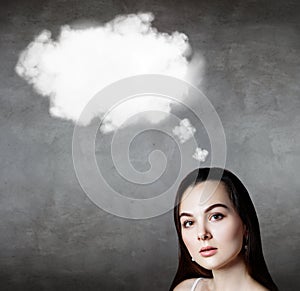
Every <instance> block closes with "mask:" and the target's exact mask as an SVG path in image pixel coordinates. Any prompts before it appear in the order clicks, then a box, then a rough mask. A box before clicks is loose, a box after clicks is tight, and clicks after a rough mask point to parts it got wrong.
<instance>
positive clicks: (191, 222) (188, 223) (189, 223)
mask: <svg viewBox="0 0 300 291" xmlns="http://www.w3.org/2000/svg"><path fill="white" fill-rule="evenodd" d="M192 225H193V221H191V220H185V221H184V222H183V223H182V226H183V227H184V228H189V227H191V226H192Z"/></svg>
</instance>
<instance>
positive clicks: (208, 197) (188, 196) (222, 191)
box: [179, 181, 233, 212]
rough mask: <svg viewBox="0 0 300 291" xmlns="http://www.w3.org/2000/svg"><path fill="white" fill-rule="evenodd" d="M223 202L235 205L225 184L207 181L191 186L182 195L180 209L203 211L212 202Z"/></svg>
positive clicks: (181, 210) (182, 210)
mask: <svg viewBox="0 0 300 291" xmlns="http://www.w3.org/2000/svg"><path fill="white" fill-rule="evenodd" d="M215 203H222V204H225V205H227V206H228V207H233V204H232V202H231V200H230V198H229V195H228V192H227V190H226V187H225V185H224V184H223V183H222V182H221V183H219V182H217V181H206V182H203V183H199V184H197V185H196V186H194V187H191V186H190V187H189V188H188V189H187V190H186V191H185V192H184V194H183V195H182V198H181V202H180V206H179V211H180V212H185V211H187V212H193V211H197V210H199V209H200V211H201V210H202V209H203V211H204V210H205V209H206V208H207V207H209V206H210V205H212V204H215Z"/></svg>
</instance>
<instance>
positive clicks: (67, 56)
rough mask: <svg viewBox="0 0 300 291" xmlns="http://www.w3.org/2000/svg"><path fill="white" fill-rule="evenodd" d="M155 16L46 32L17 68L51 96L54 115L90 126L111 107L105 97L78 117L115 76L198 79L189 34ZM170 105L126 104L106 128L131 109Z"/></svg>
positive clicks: (133, 16) (199, 63)
mask: <svg viewBox="0 0 300 291" xmlns="http://www.w3.org/2000/svg"><path fill="white" fill-rule="evenodd" d="M153 20H154V16H153V14H151V13H139V14H130V15H123V16H117V17H116V18H115V19H113V20H112V21H109V22H107V23H106V24H104V25H99V26H95V27H88V28H81V29H78V28H76V29H74V28H71V27H70V26H63V27H62V28H61V32H60V34H59V36H58V38H57V39H56V40H55V39H53V38H52V36H51V32H50V31H48V30H44V31H42V32H41V33H40V34H39V35H38V36H37V37H36V38H35V39H34V41H32V42H31V43H30V44H29V45H28V47H27V48H26V49H25V50H24V51H23V52H22V53H21V55H20V58H19V61H18V63H17V65H16V72H17V73H18V74H19V75H20V76H21V77H22V78H24V79H25V80H27V82H28V83H30V84H32V85H33V87H34V89H35V90H36V91H37V92H38V93H39V94H40V95H42V96H48V97H49V99H50V114H51V115H52V116H54V117H59V118H63V119H67V120H72V121H74V122H75V123H78V122H81V125H88V124H89V123H90V122H91V120H92V119H93V118H95V117H97V116H101V115H103V114H104V113H105V112H106V111H107V110H109V108H108V104H109V102H108V100H101V105H100V106H99V107H97V108H94V109H93V110H91V112H90V114H89V115H87V116H86V118H85V119H84V120H83V119H82V118H81V119H80V118H79V116H80V114H81V112H82V111H83V109H84V107H85V106H86V105H87V103H88V102H89V101H90V100H91V99H92V97H93V96H94V95H95V94H96V93H97V92H99V91H101V90H102V89H103V88H105V87H106V86H107V85H109V84H111V83H113V82H115V81H117V80H121V79H123V78H127V77H130V76H135V75H141V74H163V75H169V76H172V77H176V78H179V79H183V80H186V81H190V82H191V81H192V79H193V76H194V75H196V74H197V78H198V79H199V77H200V76H199V72H201V71H202V67H203V62H202V60H200V59H198V60H196V61H194V62H193V61H189V60H190V58H191V54H192V52H191V47H190V45H189V42H188V37H187V36H186V35H185V34H183V33H180V32H177V31H175V32H173V33H171V34H168V33H163V32H159V31H158V30H157V29H156V28H154V27H153V26H152V21H153ZM195 79H196V78H195ZM169 105H170V104H155V103H153V102H150V103H149V102H148V103H147V102H146V101H143V100H142V99H141V101H140V103H139V104H138V106H130V103H128V107H127V108H122V110H121V111H119V112H118V113H116V112H115V113H112V114H111V115H110V116H107V118H106V123H105V124H103V126H102V130H103V131H104V132H108V131H112V130H114V129H115V128H116V127H118V126H120V124H121V122H122V121H123V120H124V119H126V117H127V114H128V113H130V114H132V113H134V112H138V111H139V110H140V109H141V108H142V109H143V108H147V109H150V110H151V109H152V108H153V110H156V109H157V108H158V107H161V106H164V107H165V108H169V110H170V107H169ZM129 106H130V107H129ZM152 121H153V122H158V121H159V120H152Z"/></svg>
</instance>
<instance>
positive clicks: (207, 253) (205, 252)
mask: <svg viewBox="0 0 300 291" xmlns="http://www.w3.org/2000/svg"><path fill="white" fill-rule="evenodd" d="M217 250H218V249H217V248H214V247H210V246H208V247H204V248H202V249H201V250H200V252H199V253H200V255H201V256H202V257H211V256H213V255H214V254H215V253H217Z"/></svg>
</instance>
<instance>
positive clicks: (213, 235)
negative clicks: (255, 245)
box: [179, 181, 247, 270]
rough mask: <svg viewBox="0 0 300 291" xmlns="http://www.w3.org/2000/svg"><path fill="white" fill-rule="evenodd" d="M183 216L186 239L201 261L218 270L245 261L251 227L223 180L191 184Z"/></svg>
mask: <svg viewBox="0 0 300 291" xmlns="http://www.w3.org/2000/svg"><path fill="white" fill-rule="evenodd" d="M214 188H215V189H214ZM210 190H214V191H213V192H211V193H210ZM179 217H180V225H181V237H182V240H183V242H184V244H185V246H186V248H187V250H188V252H189V254H190V256H191V257H192V258H193V260H194V261H195V262H196V263H197V264H199V265H200V266H202V267H204V268H205V269H208V270H217V269H220V268H222V267H224V266H226V265H228V264H232V263H234V262H236V263H237V262H242V263H243V255H242V254H244V253H245V252H243V251H242V248H243V244H244V241H246V239H245V238H246V236H247V230H246V227H245V225H244V224H243V222H242V220H241V218H240V216H239V214H238V213H237V211H236V209H235V207H234V205H233V203H232V201H231V200H230V198H229V195H228V193H227V189H226V187H225V185H224V184H223V183H218V182H217V181H206V182H201V183H199V184H197V185H195V186H194V187H189V188H188V189H187V190H186V191H185V192H184V194H183V195H182V198H181V202H180V205H179ZM244 247H245V246H244Z"/></svg>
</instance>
